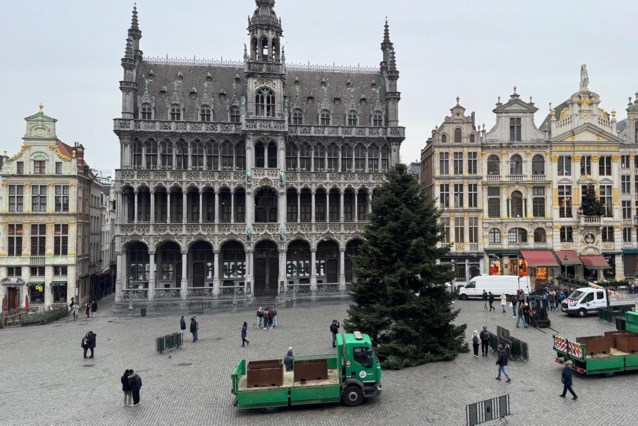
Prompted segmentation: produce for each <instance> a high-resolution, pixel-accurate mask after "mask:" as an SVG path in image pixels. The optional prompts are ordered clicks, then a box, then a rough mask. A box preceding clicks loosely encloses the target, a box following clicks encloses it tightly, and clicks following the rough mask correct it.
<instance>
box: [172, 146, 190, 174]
mask: <svg viewBox="0 0 638 426" xmlns="http://www.w3.org/2000/svg"><path fill="white" fill-rule="evenodd" d="M175 155H176V156H175V158H176V159H177V164H176V165H175V168H176V169H178V170H184V169H187V168H188V143H187V142H185V141H179V142H177V143H176V144H175Z"/></svg>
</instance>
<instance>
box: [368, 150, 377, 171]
mask: <svg viewBox="0 0 638 426" xmlns="http://www.w3.org/2000/svg"><path fill="white" fill-rule="evenodd" d="M368 171H369V172H372V173H376V172H378V171H379V147H378V146H376V145H375V144H372V145H370V148H369V149H368Z"/></svg>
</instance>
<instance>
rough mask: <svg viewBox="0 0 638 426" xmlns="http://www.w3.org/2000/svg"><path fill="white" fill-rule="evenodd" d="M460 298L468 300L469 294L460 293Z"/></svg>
mask: <svg viewBox="0 0 638 426" xmlns="http://www.w3.org/2000/svg"><path fill="white" fill-rule="evenodd" d="M459 299H461V300H467V294H461V295H459Z"/></svg>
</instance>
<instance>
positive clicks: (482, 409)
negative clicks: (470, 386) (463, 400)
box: [465, 395, 511, 426]
mask: <svg viewBox="0 0 638 426" xmlns="http://www.w3.org/2000/svg"><path fill="white" fill-rule="evenodd" d="M510 414H511V412H510V396H509V395H503V396H499V397H496V398H492V399H486V400H485V401H480V402H475V403H474V404H469V405H467V406H466V407H465V419H466V421H467V426H474V425H479V424H481V423H485V422H489V421H492V420H497V419H504V418H505V416H509V415H510Z"/></svg>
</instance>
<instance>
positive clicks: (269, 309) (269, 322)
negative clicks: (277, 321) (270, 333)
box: [266, 306, 273, 330]
mask: <svg viewBox="0 0 638 426" xmlns="http://www.w3.org/2000/svg"><path fill="white" fill-rule="evenodd" d="M266 314H267V317H268V330H270V329H271V328H272V319H273V315H272V306H269V307H268V311H266Z"/></svg>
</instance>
